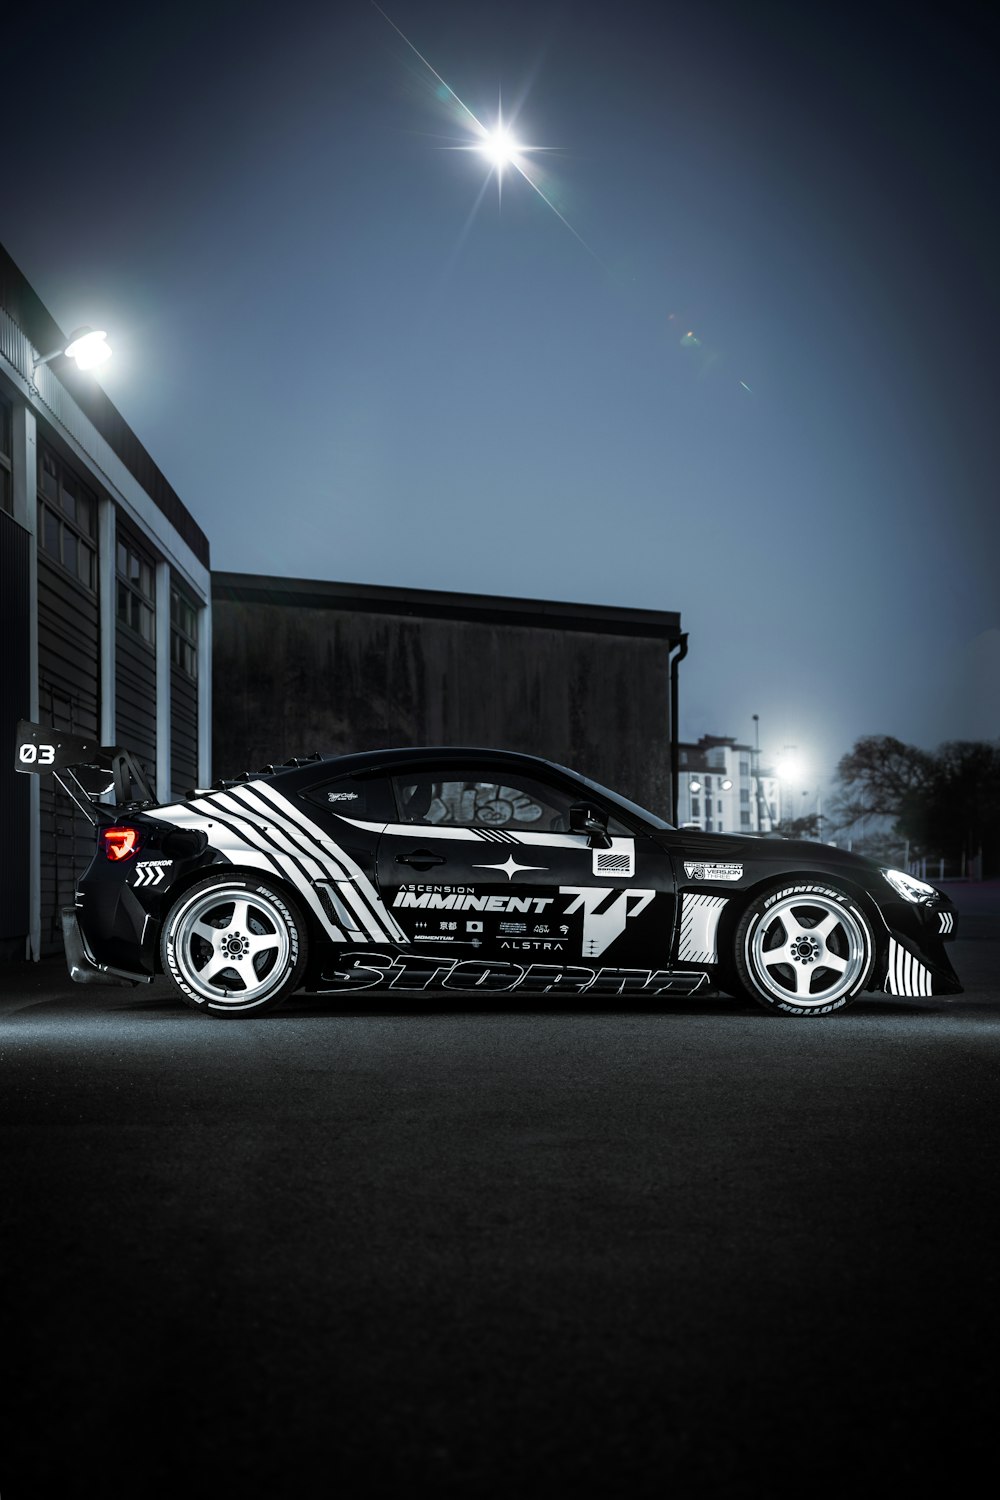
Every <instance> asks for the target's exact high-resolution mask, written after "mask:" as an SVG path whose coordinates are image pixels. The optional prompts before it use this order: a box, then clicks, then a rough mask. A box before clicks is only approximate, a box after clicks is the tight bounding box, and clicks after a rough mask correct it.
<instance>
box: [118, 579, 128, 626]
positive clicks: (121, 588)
mask: <svg viewBox="0 0 1000 1500" xmlns="http://www.w3.org/2000/svg"><path fill="white" fill-rule="evenodd" d="M128 601H129V592H128V589H127V588H126V587H125V585H124V584H123V583H121V582H119V584H118V618H119V620H126V621H127V620H128Z"/></svg>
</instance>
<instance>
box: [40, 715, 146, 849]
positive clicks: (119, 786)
mask: <svg viewBox="0 0 1000 1500" xmlns="http://www.w3.org/2000/svg"><path fill="white" fill-rule="evenodd" d="M14 766H15V769H16V770H18V771H26V772H28V773H29V774H31V775H35V776H41V775H45V774H48V773H50V772H51V774H52V775H53V776H54V777H55V780H56V782H57V784H58V785H59V786H60V787H61V788H62V790H63V791H64V792H65V793H66V795H67V797H69V799H70V801H71V802H72V803H73V804H74V805H75V806H76V807H78V808H79V809H80V811H81V812H82V813H83V815H84V817H85V818H86V819H87V820H88V822H90V823H93V824H94V826H95V827H96V826H97V825H98V824H99V823H104V822H109V823H113V822H115V809H120V808H122V807H124V806H132V807H135V806H136V805H140V806H142V805H150V804H153V805H155V803H156V794H155V792H154V790H153V786H152V784H151V782H150V780H149V776H148V774H147V772H146V768H145V767H144V766H143V765H141V764H140V763H139V761H137V760H136V758H135V756H134V755H133V754H132V753H131V751H129V750H123V749H122V748H121V746H119V745H99V744H98V743H97V741H96V740H88V739H85V738H84V737H83V736H82V735H79V734H69V733H67V732H66V731H64V730H62V729H52V728H51V727H50V726H49V725H47V724H32V723H30V722H29V721H28V720H27V719H22V720H21V722H20V723H19V724H18V726H17V742H16V745H15V749H14ZM111 792H114V795H115V802H114V808H112V807H111V805H110V804H105V803H103V802H102V801H101V800H100V799H102V798H104V797H107V796H108V795H109V794H110V793H111Z"/></svg>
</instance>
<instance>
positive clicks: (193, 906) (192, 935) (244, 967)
mask: <svg viewBox="0 0 1000 1500" xmlns="http://www.w3.org/2000/svg"><path fill="white" fill-rule="evenodd" d="M160 953H161V957H162V959H163V970H164V973H166V974H169V975H170V978H171V979H172V980H173V982H174V984H175V985H176V986H177V988H178V990H179V991H180V993H181V996H182V998H183V999H184V1000H185V1001H186V1002H187V1004H188V1005H192V1006H194V1007H195V1009H196V1010H208V1011H211V1012H212V1014H213V1015H220V1016H222V1015H227V1016H228V1015H246V1014H248V1013H251V1012H252V1013H253V1014H254V1015H260V1014H262V1013H263V1012H264V1011H269V1010H274V1009H275V1008H276V1007H277V1006H278V1005H280V1004H281V1002H282V1000H284V999H285V996H286V995H290V994H291V993H292V991H293V990H294V989H296V988H297V987H298V985H299V983H300V982H301V979H302V974H303V971H304V969H305V965H306V929H305V924H304V922H303V920H302V917H301V915H300V913H299V911H298V909H297V908H296V906H295V905H294V903H293V902H292V901H290V900H289V899H288V897H287V896H286V895H285V894H284V892H283V891H281V890H278V889H277V888H276V887H275V886H273V885H271V884H270V883H269V882H267V881H265V880H248V879H245V878H243V877H242V876H228V875H215V876H212V877H210V878H209V879H208V880H203V881H200V882H199V884H198V885H196V886H193V887H192V888H191V890H189V891H188V892H187V894H186V895H185V896H183V897H182V898H181V899H180V901H178V902H177V904H176V906H174V907H173V908H172V910H171V911H170V913H169V915H168V917H167V919H166V921H165V922H164V924H163V934H162V937H161V939H160Z"/></svg>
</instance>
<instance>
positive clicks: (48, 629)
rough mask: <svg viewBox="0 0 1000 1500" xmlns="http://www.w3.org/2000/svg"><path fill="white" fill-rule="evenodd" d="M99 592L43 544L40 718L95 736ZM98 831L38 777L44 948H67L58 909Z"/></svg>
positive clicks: (69, 896) (67, 900) (68, 899)
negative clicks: (78, 579) (68, 570)
mask: <svg viewBox="0 0 1000 1500" xmlns="http://www.w3.org/2000/svg"><path fill="white" fill-rule="evenodd" d="M97 641H98V610H97V595H96V593H95V594H92V593H90V592H89V591H88V590H87V589H85V588H84V587H83V585H82V584H79V583H76V582H75V581H74V580H73V579H72V578H70V577H68V576H67V574H66V572H65V570H63V569H61V568H59V567H58V566H57V565H56V564H55V563H53V562H51V561H50V560H49V558H48V557H47V556H46V554H45V553H44V552H43V551H42V550H41V548H39V551H38V715H39V719H40V720H41V722H42V723H43V724H51V725H52V727H53V728H54V729H68V730H70V731H71V732H72V733H73V734H83V735H87V736H91V737H96V736H97V735H98V734H99V731H100V699H99V680H98V647H97ZM93 848H94V835H93V830H92V829H91V827H90V825H89V824H88V823H87V822H86V820H85V819H84V818H83V817H82V816H81V815H80V814H79V813H78V812H76V810H75V809H74V808H73V806H72V804H71V803H70V802H69V801H68V799H67V798H66V797H64V796H63V795H62V794H61V793H58V792H57V791H56V787H55V783H54V782H53V780H52V778H51V777H50V776H43V777H42V778H41V858H42V906H41V912H42V930H41V943H42V952H43V953H55V952H58V951H60V950H61V947H62V931H61V927H60V919H59V910H60V908H61V907H63V906H72V904H73V898H74V892H75V890H76V877H77V874H78V873H81V874H82V872H83V870H84V869H85V868H86V866H87V865H88V864H89V862H90V859H91V856H92V854H93Z"/></svg>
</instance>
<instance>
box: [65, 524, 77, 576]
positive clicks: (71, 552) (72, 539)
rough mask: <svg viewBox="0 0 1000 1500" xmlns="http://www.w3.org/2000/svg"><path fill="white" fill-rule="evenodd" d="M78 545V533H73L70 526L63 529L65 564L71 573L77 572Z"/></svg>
mask: <svg viewBox="0 0 1000 1500" xmlns="http://www.w3.org/2000/svg"><path fill="white" fill-rule="evenodd" d="M77 546H78V543H77V539H76V532H75V531H71V530H70V528H69V527H68V526H64V527H63V557H62V560H63V564H64V566H65V567H67V568H68V569H69V571H70V572H71V573H75V572H76V549H77Z"/></svg>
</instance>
